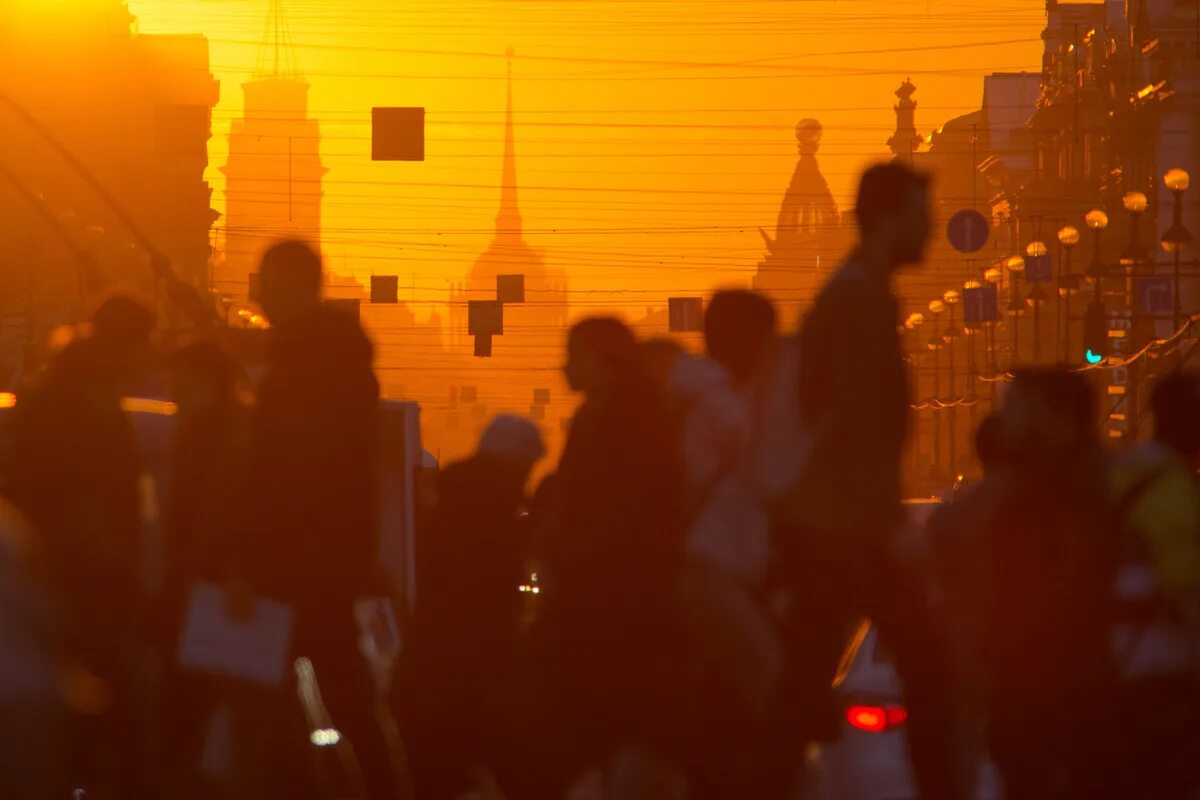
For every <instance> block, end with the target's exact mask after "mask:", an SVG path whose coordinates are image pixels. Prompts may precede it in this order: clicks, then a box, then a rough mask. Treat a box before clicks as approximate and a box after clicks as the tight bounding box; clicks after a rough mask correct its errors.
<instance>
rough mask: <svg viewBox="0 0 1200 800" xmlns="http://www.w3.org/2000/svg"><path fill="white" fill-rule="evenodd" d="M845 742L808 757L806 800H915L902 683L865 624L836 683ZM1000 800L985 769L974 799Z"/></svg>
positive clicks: (988, 766) (824, 746)
mask: <svg viewBox="0 0 1200 800" xmlns="http://www.w3.org/2000/svg"><path fill="white" fill-rule="evenodd" d="M835 691H836V693H837V698H838V702H839V706H840V709H841V721H842V736H841V739H839V740H838V741H836V742H828V743H825V744H822V745H816V746H814V747H813V748H812V749H811V750H810V751H809V753H808V754H807V762H808V763H807V769H806V772H805V782H804V787H803V792H802V797H803V800H915V798H917V796H918V795H917V786H916V780H915V778H914V777H913V773H912V767H911V765H910V763H909V757H908V734H907V730H906V722H907V720H908V709H907V708H906V707H905V705H904V697H903V691H902V687H901V685H900V677H899V676H898V675H897V674H896V670H895V667H894V666H893V664H892V658H891V654H890V653H889V652H888V651H887V649H886V648H884V647H883V646H882V645H881V643H880V641H879V636H878V633H877V630H876V628H875V627H874V626H872V625H870V624H869V623H867V622H864V623H862V625H861V626H860V627H859V629H858V631H857V632H856V633H855V636H854V638H853V639H852V640H851V643H850V646H849V648H848V649H847V651H846V654H845V656H844V658H843V661H842V667H841V670H840V671H839V674H838V677H837V680H836V681H835ZM972 796H973V797H974V798H975V800H999V798H1000V790H999V782H998V781H997V778H996V773H995V769H994V767H993V766H992V765H991V764H988V763H985V764H981V765H980V768H979V770H978V780H977V782H976V786H975V791H974V793H973V795H972Z"/></svg>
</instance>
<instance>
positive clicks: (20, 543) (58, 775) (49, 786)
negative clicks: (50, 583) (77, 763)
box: [0, 500, 73, 800]
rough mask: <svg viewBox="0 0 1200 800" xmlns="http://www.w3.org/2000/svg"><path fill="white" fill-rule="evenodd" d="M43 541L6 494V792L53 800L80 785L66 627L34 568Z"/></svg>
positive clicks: (2, 681)
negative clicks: (71, 741) (71, 728)
mask: <svg viewBox="0 0 1200 800" xmlns="http://www.w3.org/2000/svg"><path fill="white" fill-rule="evenodd" d="M35 547H36V540H35V537H34V533H33V531H32V530H31V529H30V527H29V523H28V521H26V520H25V519H24V518H23V517H22V516H21V514H20V513H19V512H18V511H17V510H16V509H15V508H13V507H12V506H11V505H10V504H9V503H7V502H6V501H3V500H0V652H3V653H4V666H3V669H0V796H4V797H14V798H28V800H52V798H61V797H67V796H69V795H70V791H71V789H72V788H73V787H72V785H71V783H70V777H72V776H71V774H70V771H69V770H68V769H67V762H66V757H67V748H66V726H65V718H66V706H65V703H64V702H63V700H64V698H63V696H62V687H61V684H60V677H61V675H62V666H63V665H62V663H61V661H60V656H61V654H60V653H59V648H58V636H57V630H58V626H57V625H56V624H55V615H54V609H53V607H52V605H51V603H50V602H49V598H48V597H47V596H46V593H45V587H43V586H41V585H39V584H38V582H37V581H36V580H35V579H34V575H33V574H32V564H31V559H32V558H33V557H34V549H35Z"/></svg>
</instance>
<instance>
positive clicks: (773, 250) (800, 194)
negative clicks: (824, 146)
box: [754, 119, 850, 305]
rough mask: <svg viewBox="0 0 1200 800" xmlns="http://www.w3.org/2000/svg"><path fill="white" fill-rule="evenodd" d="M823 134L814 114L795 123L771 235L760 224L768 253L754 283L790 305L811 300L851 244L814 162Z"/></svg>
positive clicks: (781, 301)
mask: <svg viewBox="0 0 1200 800" xmlns="http://www.w3.org/2000/svg"><path fill="white" fill-rule="evenodd" d="M823 133H824V129H823V128H822V127H821V123H820V122H818V121H817V120H815V119H805V120H801V121H800V122H799V123H798V124H797V125H796V142H797V149H798V151H799V156H800V157H799V159H798V160H797V161H796V168H795V170H794V171H793V172H792V180H791V182H790V183H789V184H788V188H787V191H786V192H784V196H783V201H782V202H781V203H780V207H779V215H778V218H777V219H776V223H775V234H774V236H772V235H771V234H769V233H767V232H766V231H764V230H762V229H759V233H760V234H761V235H762V238H763V242H764V243H765V244H766V247H767V252H766V255H765V256H764V257H763V260H762V261H761V262H759V264H758V271H757V272H756V274H755V276H754V288H755V289H756V290H758V291H761V292H765V293H767V294H768V295H770V296H771V297H772V299H774V300H775V301H776V302H779V303H785V304H788V303H790V304H793V305H794V304H795V303H797V302H802V301H806V300H808V299H811V298H812V297H813V296H814V295H815V293H816V290H817V289H818V288H819V287H820V284H821V283H822V282H823V280H824V279H825V278H826V277H827V276H828V275H829V273H830V271H831V270H832V269H833V268H834V267H835V266H836V264H837V261H838V259H840V258H841V257H842V256H844V255H845V250H846V248H847V247H848V246H849V244H850V237H849V236H848V233H847V231H846V229H844V228H843V225H842V215H841V212H840V211H839V210H838V207H837V203H836V202H835V201H834V199H833V194H832V193H831V192H830V191H829V183H828V182H827V181H826V180H825V177H824V176H823V175H822V174H821V168H820V165H819V164H818V163H817V152H818V151H819V150H820V147H821V137H822V135H823Z"/></svg>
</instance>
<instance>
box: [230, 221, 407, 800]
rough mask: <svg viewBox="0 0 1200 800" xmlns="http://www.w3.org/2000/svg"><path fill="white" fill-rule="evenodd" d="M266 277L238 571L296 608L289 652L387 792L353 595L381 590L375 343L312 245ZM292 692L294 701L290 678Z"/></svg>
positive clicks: (372, 789) (280, 777)
mask: <svg viewBox="0 0 1200 800" xmlns="http://www.w3.org/2000/svg"><path fill="white" fill-rule="evenodd" d="M261 275H262V295H261V296H262V306H263V310H264V311H265V312H266V314H267V317H268V318H269V320H270V322H271V331H270V340H269V342H268V345H267V354H266V363H265V368H264V372H263V377H262V381H261V383H260V386H259V393H258V404H257V407H256V409H255V412H254V417H253V421H252V432H251V443H252V450H251V456H250V475H249V487H250V492H249V494H250V498H249V505H250V513H249V520H250V524H249V525H248V526H247V527H246V528H245V532H244V534H243V536H242V547H241V548H240V554H239V558H238V563H237V566H236V568H237V570H238V575H239V577H240V579H241V580H243V581H245V582H246V583H247V584H248V587H249V589H250V590H251V591H253V592H254V593H255V594H259V595H263V596H266V597H269V598H273V599H275V600H280V601H282V602H284V603H286V604H287V605H288V606H290V607H291V609H292V610H293V612H294V614H295V629H294V632H293V651H294V657H296V658H300V657H304V658H307V659H309V660H310V661H311V662H312V666H313V668H314V669H315V671H316V676H317V680H318V682H319V683H320V688H321V694H322V697H323V699H324V702H325V705H326V707H327V708H328V710H329V713H330V715H331V717H332V718H333V723H334V725H335V726H336V727H337V729H338V730H339V731H340V732H341V733H342V734H343V735H345V736H346V737H348V738H349V739H350V742H351V744H352V745H353V748H354V752H355V754H356V756H357V759H358V762H359V764H360V766H361V767H362V772H363V776H364V778H365V781H366V785H367V791H368V794H369V797H370V798H371V800H379V798H388V797H392V796H393V795H394V792H395V791H396V789H395V777H394V771H393V769H392V767H391V761H390V759H389V751H388V747H387V745H386V740H385V737H384V735H383V732H382V730H381V728H380V726H379V724H378V718H377V716H376V713H375V712H376V698H375V691H374V687H373V682H372V679H371V675H370V672H369V671H368V669H367V666H366V663H365V660H364V658H363V657H362V654H361V652H360V650H359V643H358V639H359V637H358V629H357V625H356V622H355V619H354V604H355V601H356V600H357V599H358V598H359V597H362V596H366V595H370V594H378V593H379V589H380V587H379V586H378V585H377V584H376V583H375V582H376V580H377V578H378V575H377V559H378V552H379V525H378V515H379V470H378V446H379V445H378V443H379V385H378V383H377V382H376V379H375V376H374V373H373V372H372V369H371V361H372V357H373V348H372V346H371V343H370V341H369V340H368V339H367V336H366V334H365V333H363V330H362V327H361V326H360V325H359V323H358V320H356V319H355V318H354V317H353V316H351V315H349V314H346V313H344V312H340V311H337V310H335V309H331V308H329V307H327V306H325V305H323V304H322V303H321V299H320V291H321V281H322V269H321V262H320V258H319V257H318V256H317V254H316V253H315V252H313V250H312V249H311V248H310V247H308V246H307V245H305V244H303V243H300V242H284V243H282V244H278V245H275V246H274V247H272V248H271V249H270V250H268V251H267V253H266V254H265V255H264V256H263V263H262V272H261ZM288 672H289V675H290V674H291V673H292V671H291V670H290V669H289V670H288ZM288 689H289V691H288V694H287V696H288V697H289V698H294V697H295V693H294V690H295V685H294V676H293V680H292V685H291V686H289V687H288ZM301 744H306V742H301ZM299 772H300V770H297V769H296V767H295V765H292V766H291V768H287V767H285V768H284V769H283V770H282V771H278V772H275V773H274V774H273V775H271V776H270V778H271V779H270V780H269V782H270V783H271V784H272V789H273V790H274V791H275V792H276V793H275V794H272V795H270V796H273V797H288V798H289V800H290V798H294V797H297V796H300V795H301V790H300V789H297V788H294V787H289V786H288V785H287V784H288V781H287V778H288V776H289V775H291V776H292V778H293V779H294V780H295V779H299V780H300V781H301V786H302V785H303V779H304V776H303V775H302V774H298V773H299Z"/></svg>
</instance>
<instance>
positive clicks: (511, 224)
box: [496, 47, 521, 236]
mask: <svg viewBox="0 0 1200 800" xmlns="http://www.w3.org/2000/svg"><path fill="white" fill-rule="evenodd" d="M512 62H513V49H512V48H511V47H509V48H508V110H507V113H506V114H505V118H504V168H503V175H502V177H501V184H500V211H499V213H498V214H496V232H497V233H508V234H516V235H518V236H519V235H520V234H521V210H520V208H519V207H518V205H517V152H516V145H515V136H514V135H513V93H512Z"/></svg>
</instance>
